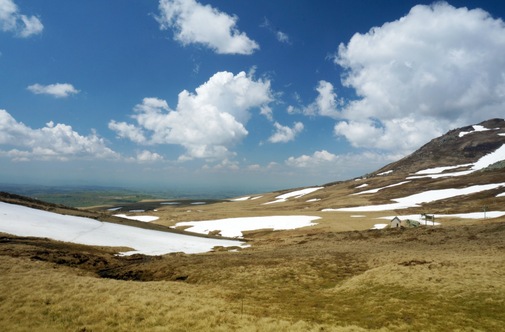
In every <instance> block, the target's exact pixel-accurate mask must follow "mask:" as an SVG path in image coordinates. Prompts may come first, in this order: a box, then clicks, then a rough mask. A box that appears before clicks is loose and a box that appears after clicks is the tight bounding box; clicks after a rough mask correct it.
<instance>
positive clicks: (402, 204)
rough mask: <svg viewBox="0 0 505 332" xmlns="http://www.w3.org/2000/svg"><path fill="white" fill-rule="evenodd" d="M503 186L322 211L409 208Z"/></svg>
mask: <svg viewBox="0 0 505 332" xmlns="http://www.w3.org/2000/svg"><path fill="white" fill-rule="evenodd" d="M503 186H505V182H502V183H491V184H482V185H475V186H470V187H466V188H460V189H456V188H450V189H438V190H428V191H424V192H420V193H417V194H413V195H410V196H406V197H401V198H395V199H393V200H392V201H393V202H395V203H389V204H380V205H366V206H357V207H349V208H339V209H323V210H322V211H324V212H331V211H345V212H365V211H388V210H399V209H407V208H409V207H418V206H420V204H422V203H429V202H433V201H438V200H441V199H446V198H452V197H456V196H461V195H469V194H474V193H478V192H481V191H486V190H491V189H496V188H499V187H503Z"/></svg>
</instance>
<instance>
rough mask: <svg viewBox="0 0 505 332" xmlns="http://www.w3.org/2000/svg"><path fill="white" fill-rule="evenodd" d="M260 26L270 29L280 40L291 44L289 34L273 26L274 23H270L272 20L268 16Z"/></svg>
mask: <svg viewBox="0 0 505 332" xmlns="http://www.w3.org/2000/svg"><path fill="white" fill-rule="evenodd" d="M260 28H265V29H267V30H268V31H270V32H271V33H273V34H274V36H275V38H276V39H277V40H278V41H279V42H281V43H284V44H291V40H290V38H289V35H288V34H287V33H285V32H283V31H280V30H279V29H277V28H276V27H275V26H273V25H272V23H270V21H269V20H268V19H267V18H266V17H265V18H264V19H263V22H262V23H261V24H260Z"/></svg>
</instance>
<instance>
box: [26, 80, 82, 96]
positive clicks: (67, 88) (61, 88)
mask: <svg viewBox="0 0 505 332" xmlns="http://www.w3.org/2000/svg"><path fill="white" fill-rule="evenodd" d="M27 89H28V91H30V92H32V93H34V94H37V95H40V94H43V95H50V96H53V97H55V98H66V97H68V96H70V95H74V94H77V93H79V90H77V89H76V88H74V86H73V85H72V84H69V83H56V84H49V85H42V84H38V83H36V84H32V85H30V86H28V87H27Z"/></svg>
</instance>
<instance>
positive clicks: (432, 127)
mask: <svg viewBox="0 0 505 332" xmlns="http://www.w3.org/2000/svg"><path fill="white" fill-rule="evenodd" d="M504 36H505V24H504V22H503V21H502V20H501V19H495V18H493V17H491V15H489V14H488V13H487V12H485V11H483V10H481V9H473V10H469V9H467V8H455V7H453V6H451V5H449V4H447V3H445V2H437V3H435V4H433V5H431V6H425V5H418V6H415V7H413V8H412V9H411V10H410V12H409V13H408V14H407V15H406V16H404V17H402V18H401V19H399V20H397V21H394V22H389V23H386V24H384V25H382V26H381V27H375V28H372V29H371V30H370V31H369V32H368V33H365V34H359V33H357V34H355V35H354V36H353V37H352V38H351V40H350V41H349V43H347V45H344V44H341V45H340V46H339V49H338V54H337V55H336V57H335V62H336V63H337V64H339V65H340V66H342V67H343V68H344V69H345V71H346V72H345V75H344V77H343V84H344V86H346V87H349V88H352V89H354V90H355V92H356V95H357V96H358V99H356V100H352V101H347V102H346V103H345V105H343V106H342V107H340V108H339V110H338V112H339V113H340V114H339V116H338V118H340V119H341V122H339V123H337V124H336V126H335V134H337V135H343V136H345V137H346V138H347V139H348V140H349V141H350V142H351V143H352V144H353V145H354V146H356V147H367V148H381V149H387V150H395V149H402V150H403V151H404V152H410V151H412V150H413V149H415V148H418V147H419V146H420V145H422V144H424V143H425V142H427V141H428V140H429V139H431V138H433V137H436V136H439V135H441V134H443V133H444V132H446V131H447V130H449V129H452V128H455V127H458V126H462V125H468V124H471V123H477V122H480V121H482V120H485V119H488V118H493V117H502V116H503V110H504V109H505V57H504V56H503V55H504V54H505V37H504ZM321 95H323V94H321ZM326 95H327V94H326ZM324 100H326V102H322V103H320V104H321V105H328V106H329V107H328V108H327V109H329V110H333V109H332V107H331V106H333V105H332V100H334V99H332V98H331V94H330V98H329V99H323V100H322V101H324ZM323 108H324V107H323ZM323 108H322V109H323ZM332 114H334V113H333V112H332Z"/></svg>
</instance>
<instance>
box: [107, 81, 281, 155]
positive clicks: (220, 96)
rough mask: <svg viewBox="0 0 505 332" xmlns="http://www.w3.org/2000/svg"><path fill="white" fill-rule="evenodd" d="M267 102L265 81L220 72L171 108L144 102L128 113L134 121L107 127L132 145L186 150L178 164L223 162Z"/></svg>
mask: <svg viewBox="0 0 505 332" xmlns="http://www.w3.org/2000/svg"><path fill="white" fill-rule="evenodd" d="M270 101H272V92H271V91H270V82H269V81H263V80H261V79H259V80H254V79H253V78H252V77H250V76H248V75H247V74H246V73H245V72H240V73H238V74H237V75H233V74H232V73H230V72H218V73H216V74H214V75H213V76H212V77H211V78H210V79H209V80H208V81H207V82H205V83H204V84H202V85H201V86H199V87H198V88H196V89H195V93H191V92H189V91H187V90H184V91H182V92H181V93H179V96H178V104H177V107H176V108H175V110H172V109H171V108H170V107H169V106H168V104H167V102H166V101H164V100H162V99H158V98H144V100H143V101H142V103H141V104H138V105H137V106H135V108H134V114H132V115H131V117H132V119H134V120H135V122H136V123H134V124H128V123H125V122H116V121H114V120H112V121H110V122H109V128H110V129H111V130H113V131H115V132H116V133H117V135H118V136H120V137H123V138H127V139H130V140H131V141H133V142H135V143H140V144H146V145H152V144H178V145H181V146H183V147H184V148H185V149H186V153H185V154H184V155H182V156H180V159H181V160H189V159H194V158H204V159H214V158H218V159H219V158H220V159H223V158H225V157H226V156H228V155H230V154H233V153H232V152H231V151H230V148H231V147H233V146H234V145H235V144H236V143H238V142H240V141H241V140H242V139H243V138H244V137H245V136H246V135H247V134H248V131H247V129H246V128H245V126H246V123H247V121H248V120H249V118H250V116H251V115H250V110H251V109H253V108H259V109H264V108H265V107H266V106H265V105H267V104H268V103H269V102H270Z"/></svg>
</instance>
